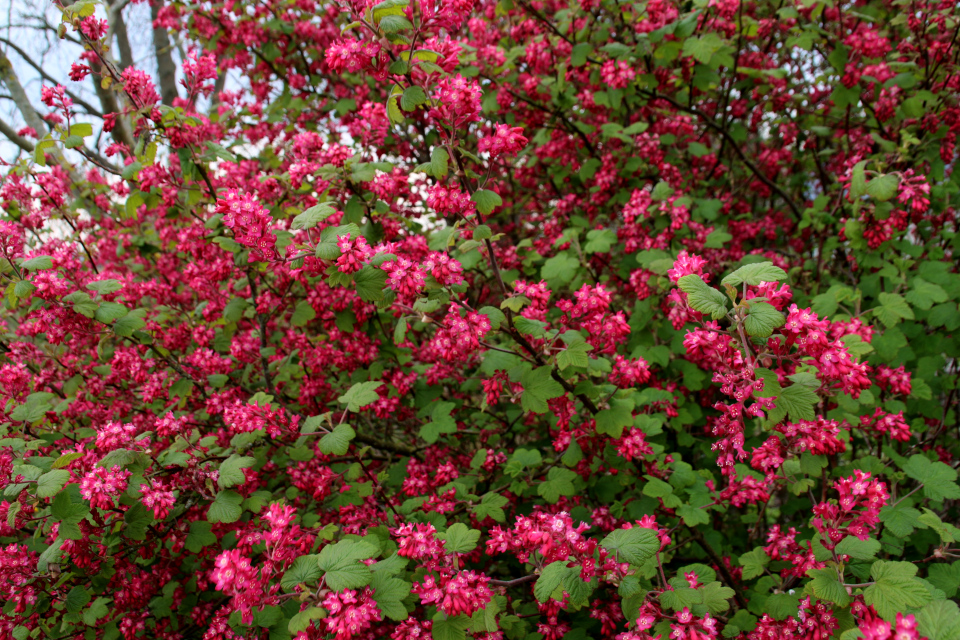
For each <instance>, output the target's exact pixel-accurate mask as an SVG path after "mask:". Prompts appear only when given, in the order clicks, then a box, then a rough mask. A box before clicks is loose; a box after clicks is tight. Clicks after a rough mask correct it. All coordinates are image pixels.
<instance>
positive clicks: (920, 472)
mask: <svg viewBox="0 0 960 640" xmlns="http://www.w3.org/2000/svg"><path fill="white" fill-rule="evenodd" d="M903 471H904V473H906V474H907V475H908V476H910V477H911V478H913V479H914V480H916V481H917V482H922V483H923V493H924V495H925V496H927V497H928V498H930V499H931V500H938V501H939V500H956V499H957V498H960V486H957V483H956V480H957V470H956V469H954V468H952V467H951V466H950V465H948V464H945V463H943V462H939V461H938V462H931V461H930V460H929V459H928V458H927V457H926V456H924V455H922V454H919V453H916V454H914V455H912V456H910V459H909V460H907V462H906V464H904V465H903Z"/></svg>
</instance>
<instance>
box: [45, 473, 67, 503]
mask: <svg viewBox="0 0 960 640" xmlns="http://www.w3.org/2000/svg"><path fill="white" fill-rule="evenodd" d="M69 479H70V472H69V471H67V470H66V469H54V470H52V471H47V472H46V473H45V474H43V475H42V476H40V477H39V478H37V497H38V498H52V497H53V496H55V495H57V493H59V492H60V489H63V485H64V484H66V482H67V480H69Z"/></svg>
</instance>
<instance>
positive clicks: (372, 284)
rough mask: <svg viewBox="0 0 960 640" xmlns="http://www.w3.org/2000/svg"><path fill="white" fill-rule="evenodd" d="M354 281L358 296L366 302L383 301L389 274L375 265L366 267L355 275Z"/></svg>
mask: <svg viewBox="0 0 960 640" xmlns="http://www.w3.org/2000/svg"><path fill="white" fill-rule="evenodd" d="M353 281H354V283H356V285H357V295H359V296H360V299H361V300H363V301H364V302H376V301H377V300H383V288H384V287H385V286H386V284H387V272H386V271H384V270H383V269H378V268H377V267H374V266H373V265H370V264H368V265H366V266H365V267H363V269H360V271H357V272H356V273H355V274H353Z"/></svg>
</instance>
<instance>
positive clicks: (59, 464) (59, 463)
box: [50, 451, 83, 469]
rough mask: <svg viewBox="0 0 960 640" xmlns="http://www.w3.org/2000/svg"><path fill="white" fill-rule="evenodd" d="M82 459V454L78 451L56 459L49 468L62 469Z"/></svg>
mask: <svg viewBox="0 0 960 640" xmlns="http://www.w3.org/2000/svg"><path fill="white" fill-rule="evenodd" d="M82 457H83V452H80V451H74V452H71V453H65V454H63V455H62V456H60V457H59V458H57V459H56V460H54V461H53V464H52V465H50V466H51V467H52V468H54V469H62V468H63V467H65V466H67V465H68V464H70V463H71V462H73V461H74V460H79V459H80V458H82Z"/></svg>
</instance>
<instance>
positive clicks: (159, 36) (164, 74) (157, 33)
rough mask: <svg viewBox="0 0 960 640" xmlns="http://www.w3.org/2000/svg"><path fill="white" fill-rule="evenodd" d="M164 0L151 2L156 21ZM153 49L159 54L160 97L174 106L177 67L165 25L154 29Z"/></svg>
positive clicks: (151, 11) (152, 15) (164, 102)
mask: <svg viewBox="0 0 960 640" xmlns="http://www.w3.org/2000/svg"><path fill="white" fill-rule="evenodd" d="M162 6H163V0H156V2H153V3H151V4H150V15H151V17H152V18H153V20H154V21H156V19H157V17H158V16H159V15H160V9H161V7H162ZM153 49H154V51H155V52H156V55H157V73H158V74H159V76H160V99H161V100H163V104H165V105H168V106H172V105H173V101H174V99H175V98H176V97H177V67H176V65H174V63H173V56H172V55H171V53H170V52H171V49H172V47H171V45H170V38H169V37H168V36H167V30H166V29H165V28H164V27H154V29H153Z"/></svg>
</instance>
